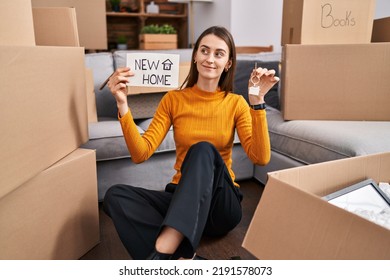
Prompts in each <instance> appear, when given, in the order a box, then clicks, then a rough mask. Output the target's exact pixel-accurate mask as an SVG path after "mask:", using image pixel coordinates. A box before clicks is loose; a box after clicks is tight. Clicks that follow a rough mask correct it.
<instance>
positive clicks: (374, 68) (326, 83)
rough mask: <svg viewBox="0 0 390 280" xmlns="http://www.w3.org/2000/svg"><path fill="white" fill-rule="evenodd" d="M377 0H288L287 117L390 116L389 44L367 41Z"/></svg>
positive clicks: (284, 41) (284, 67)
mask: <svg viewBox="0 0 390 280" xmlns="http://www.w3.org/2000/svg"><path fill="white" fill-rule="evenodd" d="M374 11H375V0H362V1H353V0H338V1H335V0H333V1H324V0H314V1H308V0H286V1H284V4H283V23H282V45H283V55H282V56H283V58H282V74H283V77H282V83H281V105H282V111H283V117H284V119H285V120H357V121H361V120H379V121H388V120H390V111H389V110H388V108H389V106H390V98H389V94H388V93H389V90H390V80H389V79H388V78H387V77H388V76H389V75H390V63H388V61H389V59H390V43H371V34H372V28H373V16H374Z"/></svg>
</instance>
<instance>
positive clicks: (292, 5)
mask: <svg viewBox="0 0 390 280" xmlns="http://www.w3.org/2000/svg"><path fill="white" fill-rule="evenodd" d="M374 12H375V0H359V1H355V0H285V1H283V19H282V45H283V46H284V45H286V44H362V43H363V44H364V43H369V42H370V41H371V32H372V24H373V17H374Z"/></svg>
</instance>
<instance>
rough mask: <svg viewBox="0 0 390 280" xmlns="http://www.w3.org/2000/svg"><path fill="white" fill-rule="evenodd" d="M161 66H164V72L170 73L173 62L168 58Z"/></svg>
mask: <svg viewBox="0 0 390 280" xmlns="http://www.w3.org/2000/svg"><path fill="white" fill-rule="evenodd" d="M161 64H162V65H163V70H168V71H169V70H171V69H172V65H173V62H172V61H171V60H170V59H169V58H168V59H166V60H164V61H163V62H162V63H161Z"/></svg>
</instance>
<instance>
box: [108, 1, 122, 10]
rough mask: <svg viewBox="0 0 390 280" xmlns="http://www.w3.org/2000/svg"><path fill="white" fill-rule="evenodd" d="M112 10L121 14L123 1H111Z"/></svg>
mask: <svg viewBox="0 0 390 280" xmlns="http://www.w3.org/2000/svg"><path fill="white" fill-rule="evenodd" d="M110 4H111V10H112V11H113V12H119V11H120V9H121V7H120V6H121V0H110Z"/></svg>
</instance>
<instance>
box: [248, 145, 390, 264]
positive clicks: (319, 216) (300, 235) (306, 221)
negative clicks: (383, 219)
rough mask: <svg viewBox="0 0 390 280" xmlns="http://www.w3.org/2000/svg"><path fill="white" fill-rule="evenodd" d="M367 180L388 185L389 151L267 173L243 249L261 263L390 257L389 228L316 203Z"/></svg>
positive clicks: (336, 208)
mask: <svg viewBox="0 0 390 280" xmlns="http://www.w3.org/2000/svg"><path fill="white" fill-rule="evenodd" d="M367 178H372V179H374V180H375V181H376V182H389V181H390V153H383V154H375V155H368V156H361V157H355V158H349V159H343V160H337V161H329V162H325V163H320V164H314V165H308V166H303V167H296V168H292V169H286V170H282V171H276V172H272V173H269V174H268V182H267V184H266V186H265V190H264V192H263V194H262V196H261V199H260V202H259V204H258V207H257V209H256V211H255V214H254V217H253V219H252V221H251V224H250V226H249V228H248V232H247V233H246V236H245V238H244V242H243V247H244V248H246V249H247V250H248V251H250V252H251V253H252V254H253V255H255V256H256V257H257V258H259V259H262V260H265V259H284V260H287V259H300V260H302V259H305V260H309V259H329V260H330V259H363V260H368V259H377V260H379V259H386V260H389V259H390V230H388V229H386V228H384V227H382V226H379V225H377V224H374V223H372V222H371V221H369V220H366V219H364V218H362V217H360V216H358V215H355V214H353V213H350V212H347V211H346V210H344V209H341V208H339V207H337V206H334V205H332V204H330V203H329V202H327V201H325V200H323V199H322V197H323V196H325V195H327V194H330V193H332V192H334V191H337V190H339V189H342V188H344V187H347V186H350V185H352V184H354V183H357V182H360V181H363V180H364V179H367Z"/></svg>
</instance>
